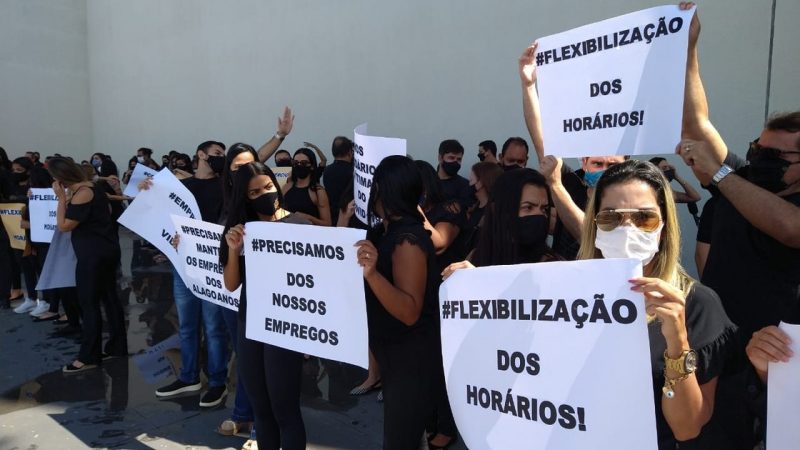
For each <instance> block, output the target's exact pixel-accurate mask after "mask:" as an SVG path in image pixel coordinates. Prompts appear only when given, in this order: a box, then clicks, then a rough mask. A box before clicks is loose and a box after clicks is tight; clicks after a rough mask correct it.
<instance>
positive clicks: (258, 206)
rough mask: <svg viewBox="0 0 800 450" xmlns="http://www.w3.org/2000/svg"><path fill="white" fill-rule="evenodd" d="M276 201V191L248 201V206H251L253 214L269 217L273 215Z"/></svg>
mask: <svg viewBox="0 0 800 450" xmlns="http://www.w3.org/2000/svg"><path fill="white" fill-rule="evenodd" d="M277 201H278V191H275V192H267V193H266V194H261V195H259V196H258V197H256V198H254V199H253V200H250V204H251V205H253V210H254V211H255V212H257V213H259V214H261V215H264V216H271V215H273V214H275V202H277Z"/></svg>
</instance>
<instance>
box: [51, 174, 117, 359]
mask: <svg viewBox="0 0 800 450" xmlns="http://www.w3.org/2000/svg"><path fill="white" fill-rule="evenodd" d="M82 189H91V190H92V193H93V194H94V195H93V197H92V199H91V200H90V201H89V202H88V203H84V204H80V205H76V204H72V203H70V204H68V205H67V210H66V214H65V217H66V218H67V219H70V220H74V221H76V222H79V224H78V226H77V227H76V228H75V229H74V230H72V247H73V249H74V250H75V256H76V258H77V265H76V267H75V283H76V286H77V289H78V298H79V299H80V306H81V320H82V322H83V335H82V338H81V349H80V352H79V353H78V358H77V359H78V361H80V362H82V363H84V364H96V363H98V362H100V359H101V353H106V354H109V355H115V356H122V355H127V353H128V344H127V336H126V333H125V317H124V312H123V310H122V304H121V303H120V301H119V298H118V297H117V286H116V280H117V267H118V266H119V259H120V249H119V238H118V237H117V227H116V224H115V223H114V221H113V219H112V218H111V209H110V205H109V201H108V197H106V195H105V192H103V190H102V189H101V188H99V187H97V186H93V187H91V188H81V189H79V190H78V192H80V191H81V190H82ZM101 302H102V304H103V306H104V307H105V309H106V316H107V318H108V326H109V330H108V331H109V334H110V337H109V340H108V342H107V343H106V346H105V349H104V351H103V352H101V342H102V328H103V321H102V318H101V315H100V303H101Z"/></svg>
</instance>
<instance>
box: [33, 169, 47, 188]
mask: <svg viewBox="0 0 800 450" xmlns="http://www.w3.org/2000/svg"><path fill="white" fill-rule="evenodd" d="M28 181H29V184H30V187H32V188H49V187H51V186H53V177H51V176H50V172H48V171H47V169H45V168H43V167H34V168H33V169H31V175H30V178H28Z"/></svg>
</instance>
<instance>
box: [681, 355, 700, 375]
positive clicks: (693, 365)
mask: <svg viewBox="0 0 800 450" xmlns="http://www.w3.org/2000/svg"><path fill="white" fill-rule="evenodd" d="M683 364H684V368H685V369H686V373H691V372H694V371H695V370H696V369H697V352H695V351H694V350H689V353H687V354H686V359H684V363H683Z"/></svg>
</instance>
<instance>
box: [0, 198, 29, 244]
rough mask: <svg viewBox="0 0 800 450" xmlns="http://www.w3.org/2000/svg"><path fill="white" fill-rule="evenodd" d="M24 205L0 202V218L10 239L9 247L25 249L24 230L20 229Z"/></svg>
mask: <svg viewBox="0 0 800 450" xmlns="http://www.w3.org/2000/svg"><path fill="white" fill-rule="evenodd" d="M24 207H25V204H24V203H0V220H2V221H3V228H5V230H6V231H5V232H6V234H8V239H9V240H10V241H11V248H13V249H15V250H25V230H23V229H22V208H24Z"/></svg>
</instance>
